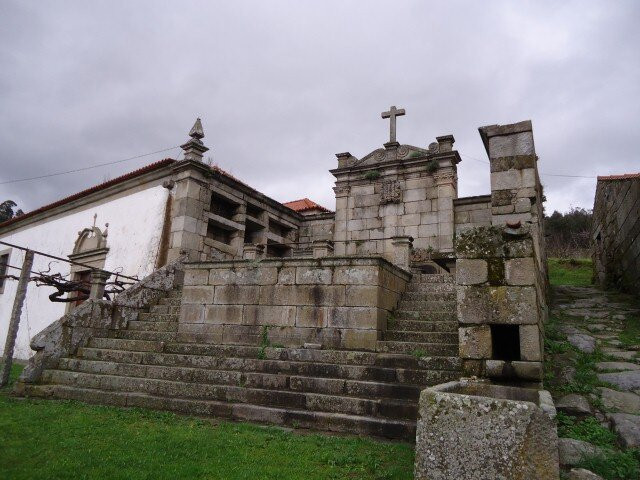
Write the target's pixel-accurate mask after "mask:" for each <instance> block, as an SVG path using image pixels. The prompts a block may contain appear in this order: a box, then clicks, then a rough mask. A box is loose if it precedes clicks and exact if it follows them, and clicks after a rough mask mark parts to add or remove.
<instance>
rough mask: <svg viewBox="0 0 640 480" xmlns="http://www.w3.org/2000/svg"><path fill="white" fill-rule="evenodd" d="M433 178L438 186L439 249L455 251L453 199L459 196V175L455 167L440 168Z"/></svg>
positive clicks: (441, 250)
mask: <svg viewBox="0 0 640 480" xmlns="http://www.w3.org/2000/svg"><path fill="white" fill-rule="evenodd" d="M433 178H434V179H435V181H436V186H437V188H438V198H437V202H438V250H439V251H440V252H452V251H453V231H454V219H453V199H454V198H457V196H458V176H457V174H456V170H455V168H454V167H446V168H442V169H439V170H438V171H437V172H436V173H435V174H434V175H433Z"/></svg>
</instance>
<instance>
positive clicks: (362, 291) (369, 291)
mask: <svg viewBox="0 0 640 480" xmlns="http://www.w3.org/2000/svg"><path fill="white" fill-rule="evenodd" d="M380 289H381V287H377V286H370V285H347V286H346V288H345V302H346V305H347V306H349V307H377V306H378V303H379V294H380Z"/></svg>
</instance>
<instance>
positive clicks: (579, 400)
mask: <svg viewBox="0 0 640 480" xmlns="http://www.w3.org/2000/svg"><path fill="white" fill-rule="evenodd" d="M556 409H557V410H558V411H560V412H564V413H567V414H569V415H588V414H589V413H591V407H590V406H589V401H588V400H587V399H586V398H584V397H583V396H582V395H577V394H575V393H571V394H569V395H565V396H564V397H562V398H561V399H560V400H558V401H557V402H556Z"/></svg>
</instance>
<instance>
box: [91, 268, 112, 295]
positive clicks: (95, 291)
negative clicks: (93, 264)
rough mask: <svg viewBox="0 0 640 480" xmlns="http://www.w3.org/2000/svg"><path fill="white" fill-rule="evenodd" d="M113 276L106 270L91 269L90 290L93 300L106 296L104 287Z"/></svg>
mask: <svg viewBox="0 0 640 480" xmlns="http://www.w3.org/2000/svg"><path fill="white" fill-rule="evenodd" d="M110 276H111V273H110V272H107V271H106V270H99V269H95V270H91V290H90V291H89V298H90V299H92V300H102V297H103V296H104V289H105V286H106V283H107V280H109V277H110Z"/></svg>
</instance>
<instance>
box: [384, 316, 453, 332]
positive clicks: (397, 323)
mask: <svg viewBox="0 0 640 480" xmlns="http://www.w3.org/2000/svg"><path fill="white" fill-rule="evenodd" d="M389 330H393V331H402V330H404V331H411V332H450V333H457V332H458V322H456V321H453V320H450V321H448V322H433V321H427V320H400V319H394V320H393V321H389V320H387V331H389Z"/></svg>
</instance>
